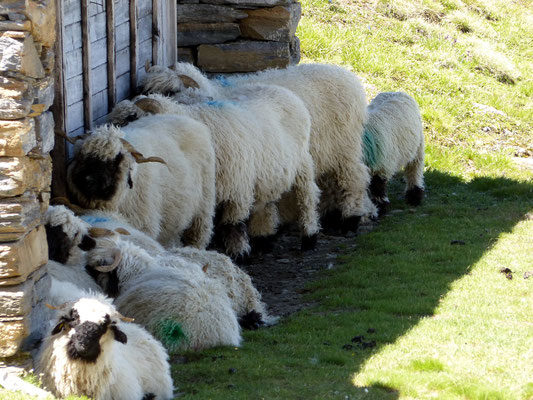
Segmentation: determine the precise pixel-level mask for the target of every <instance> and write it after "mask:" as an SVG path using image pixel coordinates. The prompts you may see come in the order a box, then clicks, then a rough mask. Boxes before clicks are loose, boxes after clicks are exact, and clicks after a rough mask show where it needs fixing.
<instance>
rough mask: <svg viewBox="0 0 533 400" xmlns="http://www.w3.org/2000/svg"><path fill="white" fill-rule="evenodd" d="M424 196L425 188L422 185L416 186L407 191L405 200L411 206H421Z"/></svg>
mask: <svg viewBox="0 0 533 400" xmlns="http://www.w3.org/2000/svg"><path fill="white" fill-rule="evenodd" d="M423 198H424V189H422V188H421V187H420V186H415V187H413V188H411V189H409V190H408V191H407V192H405V201H406V202H407V204H409V205H411V206H419V205H420V203H422V199H423Z"/></svg>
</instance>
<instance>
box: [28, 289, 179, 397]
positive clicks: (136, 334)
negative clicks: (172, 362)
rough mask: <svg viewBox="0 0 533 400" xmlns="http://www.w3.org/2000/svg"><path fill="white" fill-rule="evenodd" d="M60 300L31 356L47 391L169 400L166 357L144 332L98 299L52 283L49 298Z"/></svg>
mask: <svg viewBox="0 0 533 400" xmlns="http://www.w3.org/2000/svg"><path fill="white" fill-rule="evenodd" d="M65 299H66V300H67V302H66V303H63V304H62V305H61V306H59V307H58V310H59V311H58V315H57V318H56V319H55V323H54V324H53V325H52V326H53V328H52V327H50V329H49V330H48V334H47V336H46V337H45V338H44V340H43V343H42V344H41V348H40V349H39V352H38V354H37V356H36V358H35V371H36V372H37V373H38V374H40V376H41V379H42V383H43V385H44V386H45V387H46V388H47V389H49V390H51V391H52V392H53V393H54V395H55V396H58V397H66V396H88V397H91V398H93V399H95V400H135V399H137V400H141V399H148V398H149V399H161V400H163V399H171V398H173V384H172V378H171V376H170V366H169V363H168V355H167V353H166V351H165V349H164V348H163V346H162V345H161V344H160V343H159V342H157V341H156V340H155V339H154V338H153V337H152V336H151V335H150V334H149V333H148V332H147V331H146V330H145V329H144V328H142V327H140V326H138V325H135V324H132V323H129V322H125V321H131V319H126V318H124V317H123V316H122V315H121V314H120V313H118V312H117V310H116V309H115V307H113V305H112V304H111V302H110V300H109V299H108V298H107V297H105V296H104V295H101V294H95V293H91V292H84V291H82V290H81V289H79V288H78V287H76V286H74V285H72V284H69V283H64V282H58V281H56V280H54V279H53V280H52V288H51V292H50V298H49V300H52V301H60V300H65Z"/></svg>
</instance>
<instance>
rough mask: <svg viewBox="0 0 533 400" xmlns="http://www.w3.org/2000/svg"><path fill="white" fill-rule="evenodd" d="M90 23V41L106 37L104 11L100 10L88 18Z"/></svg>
mask: <svg viewBox="0 0 533 400" xmlns="http://www.w3.org/2000/svg"><path fill="white" fill-rule="evenodd" d="M89 23H90V24H91V32H90V33H91V43H94V42H96V41H97V40H100V39H104V38H105V37H106V13H105V12H101V13H100V14H96V15H94V16H92V17H90V18H89Z"/></svg>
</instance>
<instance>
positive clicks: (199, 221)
mask: <svg viewBox="0 0 533 400" xmlns="http://www.w3.org/2000/svg"><path fill="white" fill-rule="evenodd" d="M212 232H213V216H212V215H211V213H209V212H207V211H206V212H202V213H201V214H200V215H196V216H195V217H194V218H193V221H192V224H191V226H190V227H189V228H188V229H187V230H186V231H185V232H184V233H183V244H184V245H185V246H192V247H196V248H198V249H205V248H206V246H207V245H208V244H209V240H210V239H211V234H212Z"/></svg>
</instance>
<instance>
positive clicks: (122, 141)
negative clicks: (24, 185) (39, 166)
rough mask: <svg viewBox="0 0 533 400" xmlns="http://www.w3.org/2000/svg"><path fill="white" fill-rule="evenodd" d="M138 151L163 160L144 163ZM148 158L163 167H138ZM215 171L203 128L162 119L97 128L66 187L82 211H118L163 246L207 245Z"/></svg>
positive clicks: (79, 147)
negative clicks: (83, 209)
mask: <svg viewBox="0 0 533 400" xmlns="http://www.w3.org/2000/svg"><path fill="white" fill-rule="evenodd" d="M154 134H156V135H157V140H154V139H153V135H154ZM136 149H138V150H136ZM139 151H141V152H143V153H145V154H156V155H157V156H158V157H150V158H144V157H143V156H142V154H140V153H139ZM159 157H162V159H163V160H164V162H166V165H164V164H162V163H161V162H162V161H163V160H162V159H161V158H159ZM147 161H149V162H152V161H154V162H155V161H159V163H153V162H152V163H150V164H147V165H143V166H141V165H138V163H139V162H147ZM214 174H215V160H214V152H213V146H212V143H211V137H210V133H209V130H208V129H207V128H206V127H205V125H203V124H201V123H198V122H196V121H194V120H192V119H190V118H186V117H182V116H177V115H158V116H151V117H149V118H142V119H140V120H138V121H135V122H133V123H131V124H129V125H128V126H126V127H124V128H117V127H115V126H112V125H106V126H103V127H99V128H97V129H96V130H95V131H94V132H93V134H92V135H90V136H89V137H88V138H86V139H85V140H83V142H81V143H80V142H78V143H76V146H75V156H74V160H73V161H72V163H71V164H70V165H69V167H68V172H67V183H68V186H69V189H70V190H71V192H72V193H73V195H74V197H75V198H76V200H77V201H78V202H79V203H80V204H81V205H82V206H84V207H87V208H99V209H107V210H115V211H119V212H120V213H121V214H122V215H124V216H125V217H126V219H127V220H128V221H129V222H130V223H131V224H132V225H133V226H135V227H136V228H138V229H141V230H143V231H144V232H146V233H147V234H148V235H150V236H151V237H153V238H154V239H157V240H158V241H159V242H161V243H162V244H163V245H169V246H170V245H180V244H181V241H180V239H182V240H183V242H185V243H186V244H189V245H192V246H195V247H199V248H204V247H205V246H206V245H207V244H208V242H209V240H210V237H211V234H212V225H213V212H214V211H213V210H214V204H215V182H214Z"/></svg>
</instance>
